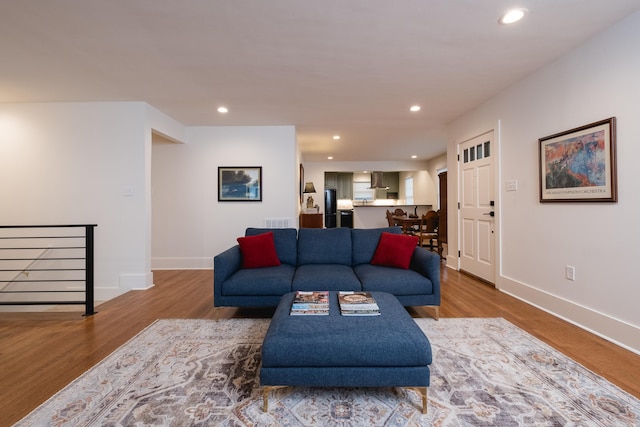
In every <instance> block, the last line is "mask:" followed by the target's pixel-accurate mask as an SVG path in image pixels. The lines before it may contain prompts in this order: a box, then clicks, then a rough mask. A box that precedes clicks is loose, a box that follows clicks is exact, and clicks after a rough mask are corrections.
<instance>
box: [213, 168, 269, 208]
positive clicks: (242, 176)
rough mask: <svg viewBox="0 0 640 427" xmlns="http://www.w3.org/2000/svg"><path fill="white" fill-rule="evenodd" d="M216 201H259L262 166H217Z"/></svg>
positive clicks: (260, 199) (260, 198)
mask: <svg viewBox="0 0 640 427" xmlns="http://www.w3.org/2000/svg"><path fill="white" fill-rule="evenodd" d="M218 201H219V202H261V201H262V167H261V166H247V167H235V166H219V167H218Z"/></svg>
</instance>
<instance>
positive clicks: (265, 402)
mask: <svg viewBox="0 0 640 427" xmlns="http://www.w3.org/2000/svg"><path fill="white" fill-rule="evenodd" d="M284 387H286V386H285V385H272V386H269V385H267V386H264V389H263V390H262V411H263V412H269V393H271V392H272V391H273V390H277V389H279V388H284Z"/></svg>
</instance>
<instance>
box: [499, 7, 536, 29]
mask: <svg viewBox="0 0 640 427" xmlns="http://www.w3.org/2000/svg"><path fill="white" fill-rule="evenodd" d="M528 12H529V11H528V10H527V9H525V8H523V7H520V8H517V9H510V10H508V11H506V12H505V13H504V15H502V16H501V17H500V19H498V22H499V23H501V24H503V25H508V24H513V23H514V22H518V21H519V20H521V19H522V18H524V16H525V15H526V14H527V13H528Z"/></svg>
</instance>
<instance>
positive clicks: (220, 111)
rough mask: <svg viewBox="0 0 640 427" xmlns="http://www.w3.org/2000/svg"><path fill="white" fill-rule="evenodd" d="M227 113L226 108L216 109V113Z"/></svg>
mask: <svg viewBox="0 0 640 427" xmlns="http://www.w3.org/2000/svg"><path fill="white" fill-rule="evenodd" d="M228 112H229V109H228V108H227V107H218V113H222V114H225V113H228Z"/></svg>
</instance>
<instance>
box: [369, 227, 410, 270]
mask: <svg viewBox="0 0 640 427" xmlns="http://www.w3.org/2000/svg"><path fill="white" fill-rule="evenodd" d="M417 245H418V236H409V235H406V234H392V233H386V232H383V233H382V234H381V235H380V242H379V243H378V247H377V248H376V252H375V253H374V254H373V258H372V259H371V264H373V265H381V266H385V267H396V268H402V269H405V270H406V269H408V268H409V264H410V263H411V257H412V256H413V250H414V249H415V248H416V246H417Z"/></svg>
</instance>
